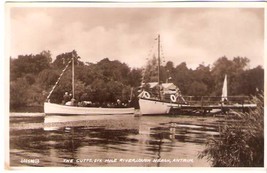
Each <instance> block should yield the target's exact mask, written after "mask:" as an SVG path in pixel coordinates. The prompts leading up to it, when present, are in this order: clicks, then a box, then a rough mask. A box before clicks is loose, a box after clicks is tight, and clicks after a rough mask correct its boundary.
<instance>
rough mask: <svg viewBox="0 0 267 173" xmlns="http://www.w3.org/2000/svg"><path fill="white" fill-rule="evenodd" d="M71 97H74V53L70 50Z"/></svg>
mask: <svg viewBox="0 0 267 173" xmlns="http://www.w3.org/2000/svg"><path fill="white" fill-rule="evenodd" d="M72 98H73V99H74V55H73V52H72Z"/></svg>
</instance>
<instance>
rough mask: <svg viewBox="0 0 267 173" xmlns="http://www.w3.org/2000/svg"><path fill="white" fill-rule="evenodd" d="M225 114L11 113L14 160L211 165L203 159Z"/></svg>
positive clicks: (48, 163)
mask: <svg viewBox="0 0 267 173" xmlns="http://www.w3.org/2000/svg"><path fill="white" fill-rule="evenodd" d="M220 121H221V120H220V119H219V118H213V117H196V116H193V117H190V116H141V117H134V116H132V115H120V116H103V115H100V116H46V117H44V116H35V114H29V115H27V114H25V113H24V114H23V116H22V115H21V116H20V114H16V115H15V116H11V117H10V165H11V166H47V167H53V166H64V167H65V166H85V167H90V166H93V167H99V166H101V167H102V166H116V167H118V166H143V167H209V166H210V163H209V162H208V161H207V160H206V159H205V158H204V159H198V154H199V152H201V151H202V150H203V149H204V148H205V142H206V139H208V137H212V136H215V137H216V136H217V135H218V124H219V123H220Z"/></svg>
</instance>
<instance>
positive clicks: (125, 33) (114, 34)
mask: <svg viewBox="0 0 267 173" xmlns="http://www.w3.org/2000/svg"><path fill="white" fill-rule="evenodd" d="M8 20H9V24H10V27H9V30H8V31H9V32H10V34H9V36H10V49H9V50H10V52H9V53H10V56H11V57H12V58H16V57H17V56H18V55H25V54H38V53H40V52H41V51H43V50H50V51H51V53H52V58H53V59H55V57H56V56H57V55H59V54H61V53H65V52H70V51H72V50H74V49H75V50H76V51H77V53H78V55H79V56H80V57H81V60H82V61H83V62H92V63H96V62H98V61H100V60H101V59H103V58H106V57H108V58H109V59H110V60H119V61H121V62H124V63H126V64H128V65H129V66H130V67H142V66H144V65H145V64H146V62H147V59H148V58H151V57H152V56H153V55H154V54H155V55H157V50H156V49H157V40H155V38H157V36H158V34H160V37H161V38H160V40H161V50H162V52H161V56H162V63H163V65H164V62H165V63H166V62H167V61H173V62H174V65H179V64H180V63H182V62H186V64H187V66H188V67H190V68H196V67H197V66H198V65H199V64H204V65H209V64H210V65H212V64H213V63H214V62H215V61H216V60H217V59H218V58H220V57H222V56H226V57H227V58H228V59H232V58H233V57H237V56H240V57H247V58H249V59H250V68H254V67H256V66H258V65H262V66H263V63H264V62H263V56H264V9H263V8H170V7H168V8H154V7H153V8H92V7H90V8H89V7H84V8H70V7H64V8H63V7H59V8H55V7H53V8H52V7H50V8H44V7H32V8H29V7H19V8H18V7H12V8H11V9H10V16H9V17H8Z"/></svg>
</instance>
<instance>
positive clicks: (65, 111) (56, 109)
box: [44, 102, 135, 115]
mask: <svg viewBox="0 0 267 173" xmlns="http://www.w3.org/2000/svg"><path fill="white" fill-rule="evenodd" d="M44 112H45V114H53V115H55V114H56V115H113V114H115V115H121V114H134V112H135V111H134V108H101V107H78V106H67V105H60V104H55V103H48V102H45V103H44Z"/></svg>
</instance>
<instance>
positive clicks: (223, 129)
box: [199, 93, 264, 167]
mask: <svg viewBox="0 0 267 173" xmlns="http://www.w3.org/2000/svg"><path fill="white" fill-rule="evenodd" d="M252 102H253V103H256V104H257V108H256V109H254V110H250V111H249V112H248V113H243V112H235V113H234V115H233V116H226V117H225V123H223V124H222V125H220V130H219V131H220V136H219V137H216V138H214V137H212V138H209V139H208V141H207V144H206V149H205V150H204V151H202V152H201V153H200V154H199V158H203V157H207V159H208V160H210V161H211V163H212V166H215V167H263V166H264V95H263V93H261V94H258V95H257V96H255V97H253V100H252Z"/></svg>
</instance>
